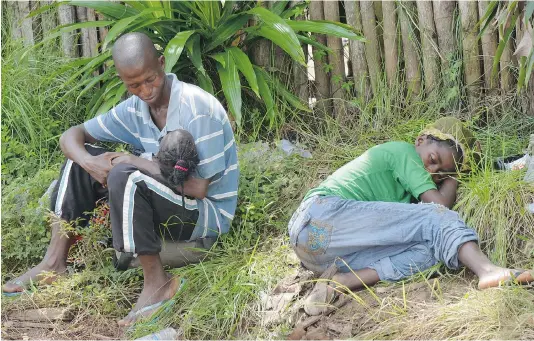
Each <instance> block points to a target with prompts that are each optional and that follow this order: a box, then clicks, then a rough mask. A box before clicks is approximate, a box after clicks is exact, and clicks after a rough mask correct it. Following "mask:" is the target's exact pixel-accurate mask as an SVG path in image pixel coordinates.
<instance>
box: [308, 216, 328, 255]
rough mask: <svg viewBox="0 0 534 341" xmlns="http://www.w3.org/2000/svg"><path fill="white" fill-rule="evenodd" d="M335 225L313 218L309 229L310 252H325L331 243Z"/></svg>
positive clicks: (316, 253) (315, 253) (314, 253)
mask: <svg viewBox="0 0 534 341" xmlns="http://www.w3.org/2000/svg"><path fill="white" fill-rule="evenodd" d="M332 229H333V226H332V225H331V224H329V223H327V222H324V221H319V220H315V219H312V221H311V222H310V224H309V225H308V227H307V230H308V243H307V246H308V253H310V254H313V255H318V254H324V253H325V252H326V250H327V249H328V246H329V245H330V240H331V238H332Z"/></svg>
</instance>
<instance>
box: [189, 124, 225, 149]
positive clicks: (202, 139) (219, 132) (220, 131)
mask: <svg viewBox="0 0 534 341" xmlns="http://www.w3.org/2000/svg"><path fill="white" fill-rule="evenodd" d="M223 133H224V132H223V131H222V129H221V130H219V131H216V132H214V133H211V134H208V135H204V136H202V137H199V138H198V139H196V140H195V144H196V143H199V142H202V141H206V140H209V139H211V138H214V137H216V136H219V135H222V134H223ZM225 151H226V150H225Z"/></svg>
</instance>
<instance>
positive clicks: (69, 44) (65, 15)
mask: <svg viewBox="0 0 534 341" xmlns="http://www.w3.org/2000/svg"><path fill="white" fill-rule="evenodd" d="M74 12H75V11H74V7H73V6H71V5H61V6H59V8H58V18H59V24H60V25H66V24H72V23H74V18H75V15H74ZM61 48H62V50H63V55H64V56H65V57H71V58H74V57H76V49H75V45H74V36H73V33H72V32H68V33H62V34H61Z"/></svg>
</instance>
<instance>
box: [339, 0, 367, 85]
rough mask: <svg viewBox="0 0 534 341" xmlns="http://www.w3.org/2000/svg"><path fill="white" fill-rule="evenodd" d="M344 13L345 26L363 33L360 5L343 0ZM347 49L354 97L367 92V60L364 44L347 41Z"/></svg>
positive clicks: (351, 0) (349, 0) (352, 1)
mask: <svg viewBox="0 0 534 341" xmlns="http://www.w3.org/2000/svg"><path fill="white" fill-rule="evenodd" d="M345 13H346V15H347V24H349V25H350V26H352V27H354V28H355V29H356V30H357V31H359V32H363V27H362V19H361V16H360V3H359V2H357V1H354V0H345ZM349 49H350V53H349V55H350V63H351V66H352V74H353V78H354V85H355V88H356V95H359V94H366V93H367V92H368V91H369V78H368V76H367V60H366V59H365V43H362V42H360V41H357V40H349Z"/></svg>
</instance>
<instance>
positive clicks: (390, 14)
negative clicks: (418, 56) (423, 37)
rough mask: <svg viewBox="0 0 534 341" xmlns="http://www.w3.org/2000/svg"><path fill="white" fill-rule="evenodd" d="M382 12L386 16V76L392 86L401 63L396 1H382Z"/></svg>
mask: <svg viewBox="0 0 534 341" xmlns="http://www.w3.org/2000/svg"><path fill="white" fill-rule="evenodd" d="M382 14H383V18H384V57H385V68H386V76H387V81H388V84H389V85H390V86H391V85H393V84H394V83H395V79H396V77H397V68H398V63H399V56H398V46H397V44H398V39H397V37H398V35H397V16H396V14H395V2H393V1H384V2H383V3H382Z"/></svg>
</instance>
